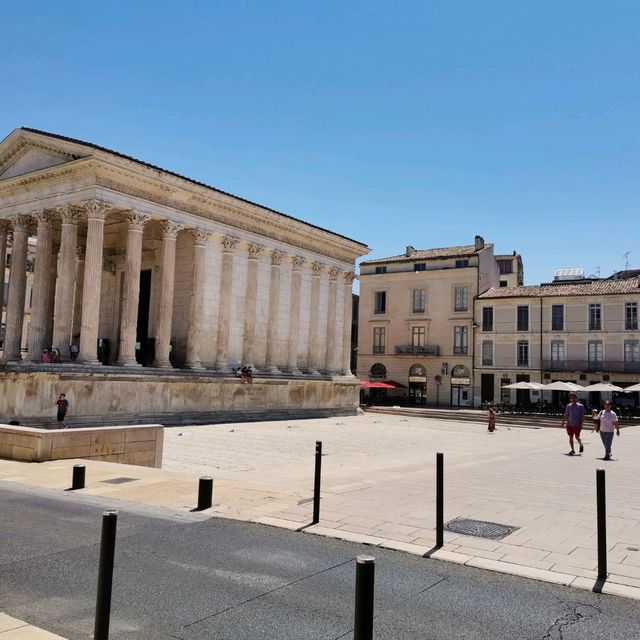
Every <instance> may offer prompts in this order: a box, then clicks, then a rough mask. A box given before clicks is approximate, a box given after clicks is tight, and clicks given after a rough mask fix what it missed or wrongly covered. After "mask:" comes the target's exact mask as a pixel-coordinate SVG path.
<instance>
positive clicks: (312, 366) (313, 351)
mask: <svg viewBox="0 0 640 640" xmlns="http://www.w3.org/2000/svg"><path fill="white" fill-rule="evenodd" d="M321 273H322V265H321V264H320V263H319V262H314V263H313V264H312V265H311V304H310V305H309V340H308V341H307V373H311V374H318V373H320V372H319V371H318V320H319V316H320V305H319V304H318V300H319V298H320V274H321Z"/></svg>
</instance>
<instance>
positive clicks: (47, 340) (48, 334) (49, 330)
mask: <svg viewBox="0 0 640 640" xmlns="http://www.w3.org/2000/svg"><path fill="white" fill-rule="evenodd" d="M59 253H60V243H59V242H55V241H54V242H52V243H51V272H50V273H51V275H50V278H49V282H50V284H49V299H48V300H47V312H46V313H45V317H46V319H47V324H46V329H45V334H44V347H45V349H46V348H47V347H50V346H52V345H53V321H54V317H53V316H54V310H55V304H56V286H57V282H58V254H59ZM56 346H57V345H56Z"/></svg>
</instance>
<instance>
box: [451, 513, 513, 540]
mask: <svg viewBox="0 0 640 640" xmlns="http://www.w3.org/2000/svg"><path fill="white" fill-rule="evenodd" d="M444 526H445V529H446V530H447V531H453V532H454V533H462V534H463V535H465V536H475V537H476V538H488V539H489V540H501V539H502V538H504V537H505V536H508V535H509V534H510V533H513V532H514V531H517V530H518V529H519V528H520V527H510V526H509V525H508V524H498V523H497V522H485V521H484V520H470V519H469V518H456V519H455V520H451V521H450V522H447V523H446V524H445V525H444Z"/></svg>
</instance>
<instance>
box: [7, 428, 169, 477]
mask: <svg viewBox="0 0 640 640" xmlns="http://www.w3.org/2000/svg"><path fill="white" fill-rule="evenodd" d="M163 442H164V429H163V427H162V425H159V424H152V425H144V426H142V425H130V426H122V427H93V428H84V429H82V428H81V429H56V430H45V429H35V428H32V427H14V426H10V425H4V424H0V458H8V459H9V460H21V461H25V462H45V461H47V460H63V459H69V458H84V459H87V460H104V461H107V462H121V463H123V464H137V465H140V466H143V467H157V468H160V467H161V466H162V447H163Z"/></svg>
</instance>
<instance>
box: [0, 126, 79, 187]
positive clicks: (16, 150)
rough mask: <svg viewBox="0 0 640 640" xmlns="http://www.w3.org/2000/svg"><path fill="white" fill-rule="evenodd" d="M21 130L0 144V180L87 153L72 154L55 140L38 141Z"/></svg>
mask: <svg viewBox="0 0 640 640" xmlns="http://www.w3.org/2000/svg"><path fill="white" fill-rule="evenodd" d="M37 138H38V137H36V136H33V135H29V133H27V132H23V131H21V130H19V129H18V130H16V131H14V132H13V133H12V134H11V135H10V136H9V137H8V138H6V139H5V140H4V141H3V142H2V143H1V144H0V180H8V179H9V178H15V177H16V176H23V175H26V174H28V173H33V172H34V171H40V170H42V169H48V168H50V167H56V166H58V165H61V164H65V163H66V162H71V161H73V160H77V159H78V158H81V157H83V156H88V155H91V154H90V152H88V153H84V154H83V153H77V152H76V153H74V151H77V150H75V149H74V150H73V151H71V150H70V149H68V148H67V149H65V148H64V146H65V145H64V144H63V143H61V144H59V145H58V144H56V141H55V140H40V139H37Z"/></svg>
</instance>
